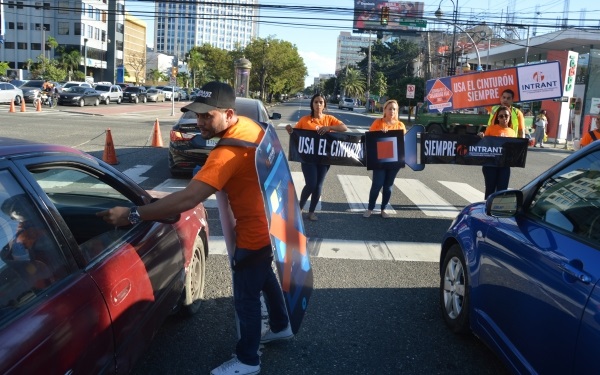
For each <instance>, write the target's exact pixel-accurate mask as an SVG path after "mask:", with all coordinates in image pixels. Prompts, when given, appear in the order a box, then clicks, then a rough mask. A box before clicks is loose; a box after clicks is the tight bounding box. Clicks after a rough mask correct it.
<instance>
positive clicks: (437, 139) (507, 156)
mask: <svg viewBox="0 0 600 375" xmlns="http://www.w3.org/2000/svg"><path fill="white" fill-rule="evenodd" d="M422 142H423V145H422V148H421V157H422V161H423V163H425V164H463V165H486V166H496V167H519V168H524V167H525V161H526V159H527V147H528V142H529V140H528V139H526V138H509V137H492V136H487V137H483V138H480V137H479V136H477V135H466V134H465V135H455V134H430V133H425V134H423V139H422Z"/></svg>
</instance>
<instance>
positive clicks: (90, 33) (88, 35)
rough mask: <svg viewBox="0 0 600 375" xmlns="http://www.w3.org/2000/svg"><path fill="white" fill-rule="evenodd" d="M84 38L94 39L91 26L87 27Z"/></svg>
mask: <svg viewBox="0 0 600 375" xmlns="http://www.w3.org/2000/svg"><path fill="white" fill-rule="evenodd" d="M86 36H87V37H88V38H90V39H91V38H93V37H94V27H93V26H92V25H88V27H87V33H86Z"/></svg>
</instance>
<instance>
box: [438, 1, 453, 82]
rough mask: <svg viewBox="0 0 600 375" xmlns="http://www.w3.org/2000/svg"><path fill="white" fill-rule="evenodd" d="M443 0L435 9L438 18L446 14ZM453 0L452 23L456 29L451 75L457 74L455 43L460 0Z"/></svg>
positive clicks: (451, 52)
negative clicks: (443, 9) (443, 10)
mask: <svg viewBox="0 0 600 375" xmlns="http://www.w3.org/2000/svg"><path fill="white" fill-rule="evenodd" d="M442 1H444V0H441V1H440V4H439V5H438V9H437V10H436V11H435V16H436V17H437V18H442V17H443V16H444V12H442V8H441V6H442ZM450 1H451V2H452V6H453V8H452V9H453V13H452V23H453V24H454V30H453V32H452V48H451V50H450V69H449V71H448V75H449V76H453V75H454V74H456V57H455V56H454V45H455V44H456V23H457V22H458V0H456V3H455V2H454V0H450Z"/></svg>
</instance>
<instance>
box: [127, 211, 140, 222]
mask: <svg viewBox="0 0 600 375" xmlns="http://www.w3.org/2000/svg"><path fill="white" fill-rule="evenodd" d="M127 220H129V222H130V223H131V224H132V225H135V224H137V223H139V222H140V221H142V218H141V217H140V213H139V212H138V208H137V206H133V207H131V208H130V209H129V216H128V217H127Z"/></svg>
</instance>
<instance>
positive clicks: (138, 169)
mask: <svg viewBox="0 0 600 375" xmlns="http://www.w3.org/2000/svg"><path fill="white" fill-rule="evenodd" d="M150 168H152V166H151V165H136V166H135V167H133V168H129V169H126V170H125V171H123V173H125V174H126V175H127V177H129V178H131V179H132V180H133V181H135V183H136V184H138V185H140V184H141V183H142V182H144V181H146V180H147V179H148V177H142V175H143V174H144V173H146V172H148V171H149V170H150Z"/></svg>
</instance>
